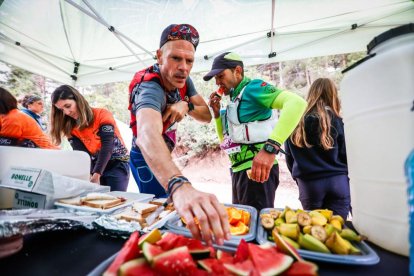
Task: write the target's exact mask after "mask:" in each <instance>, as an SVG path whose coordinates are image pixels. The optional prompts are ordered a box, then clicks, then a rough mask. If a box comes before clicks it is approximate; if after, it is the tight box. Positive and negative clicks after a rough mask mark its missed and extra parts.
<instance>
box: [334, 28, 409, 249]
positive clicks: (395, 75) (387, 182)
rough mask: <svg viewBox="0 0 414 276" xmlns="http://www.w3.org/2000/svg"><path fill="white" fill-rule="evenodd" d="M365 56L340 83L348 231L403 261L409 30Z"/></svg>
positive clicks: (379, 42)
mask: <svg viewBox="0 0 414 276" xmlns="http://www.w3.org/2000/svg"><path fill="white" fill-rule="evenodd" d="M368 54H370V55H373V56H372V57H371V58H369V59H366V60H365V61H362V62H361V63H359V64H358V65H357V66H354V67H353V68H348V69H349V70H348V69H347V70H348V71H347V70H344V72H345V75H344V79H343V80H342V82H341V96H342V107H343V117H344V125H345V138H346V147H347V157H348V167H349V177H350V187H351V204H352V212H353V225H354V226H355V228H356V229H357V230H358V231H359V232H360V234H363V235H366V236H367V237H368V239H369V240H370V241H372V242H373V243H375V244H377V245H379V246H381V247H383V248H385V249H387V250H390V251H392V252H395V253H398V254H402V255H405V256H408V251H409V239H408V230H409V226H408V218H409V215H408V214H409V208H408V200H407V182H406V180H405V177H404V161H405V159H406V157H407V156H408V154H409V152H410V151H411V149H413V148H414V112H412V111H411V108H412V106H413V100H414V24H408V25H404V26H401V27H398V28H395V29H392V30H390V31H388V32H385V33H383V34H381V35H380V36H378V37H376V38H375V39H374V40H373V41H372V42H371V43H370V44H369V45H368Z"/></svg>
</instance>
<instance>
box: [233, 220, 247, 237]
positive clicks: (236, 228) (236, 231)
mask: <svg viewBox="0 0 414 276" xmlns="http://www.w3.org/2000/svg"><path fill="white" fill-rule="evenodd" d="M248 232H249V227H248V226H247V225H246V224H244V223H243V222H241V221H239V222H238V223H237V224H236V225H230V234H232V235H233V236H241V235H245V234H247V233H248Z"/></svg>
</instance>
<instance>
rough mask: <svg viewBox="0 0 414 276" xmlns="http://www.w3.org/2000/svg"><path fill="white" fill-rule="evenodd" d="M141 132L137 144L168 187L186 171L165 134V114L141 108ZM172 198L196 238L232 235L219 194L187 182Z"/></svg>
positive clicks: (158, 177) (139, 123)
mask: <svg viewBox="0 0 414 276" xmlns="http://www.w3.org/2000/svg"><path fill="white" fill-rule="evenodd" d="M137 132H138V137H137V139H136V141H137V145H138V146H139V148H140V150H141V152H142V154H143V155H144V158H145V161H146V162H147V164H148V165H149V167H150V168H151V171H152V172H153V173H154V175H155V177H156V178H157V180H158V181H159V182H160V183H161V185H162V186H163V187H164V189H166V190H167V188H168V180H169V179H170V178H171V177H173V176H176V175H182V174H181V172H180V170H179V169H178V167H177V166H176V165H175V164H174V162H173V160H172V158H171V154H170V151H169V150H168V148H167V146H166V144H165V142H164V139H163V137H162V117H161V114H160V113H159V112H158V111H156V110H153V109H151V108H142V109H139V110H138V112H137ZM172 200H173V202H174V206H175V208H176V210H177V212H178V213H179V214H180V216H182V217H183V218H184V219H185V220H186V221H187V223H188V227H189V229H190V231H191V233H192V235H193V236H194V237H195V238H198V239H203V240H205V241H206V242H207V243H209V244H211V242H212V240H213V237H212V234H213V235H214V239H215V242H216V243H218V244H223V239H229V238H230V229H229V225H228V221H227V214H226V211H225V209H224V207H223V206H222V205H221V204H220V203H219V202H218V200H217V198H216V196H215V195H212V194H207V193H203V192H200V191H198V190H196V189H195V188H193V187H192V186H191V185H190V183H187V184H185V185H181V186H180V187H178V185H177V188H176V190H174V193H173V197H172ZM194 217H197V218H198V220H199V222H200V228H201V231H200V229H199V228H198V226H197V225H196V224H195V222H194Z"/></svg>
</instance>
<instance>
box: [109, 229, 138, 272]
mask: <svg viewBox="0 0 414 276" xmlns="http://www.w3.org/2000/svg"><path fill="white" fill-rule="evenodd" d="M138 240H139V233H138V232H134V233H132V234H131V236H130V237H129V239H128V241H127V242H126V243H125V244H124V246H123V247H122V249H121V251H119V253H118V255H117V256H116V258H115V260H114V261H113V262H112V263H111V265H110V266H109V267H108V269H107V270H106V271H105V272H104V274H103V275H104V276H116V275H117V273H118V269H119V267H120V266H121V265H122V264H123V263H125V262H127V261H129V260H132V259H134V258H137V257H139V256H140V255H141V254H140V252H139V248H138Z"/></svg>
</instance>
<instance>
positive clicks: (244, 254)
mask: <svg viewBox="0 0 414 276" xmlns="http://www.w3.org/2000/svg"><path fill="white" fill-rule="evenodd" d="M247 258H249V248H248V245H247V242H246V241H245V240H243V239H242V240H241V241H240V243H239V246H238V247H237V250H236V253H235V254H234V263H240V262H243V261H245V260H247Z"/></svg>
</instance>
